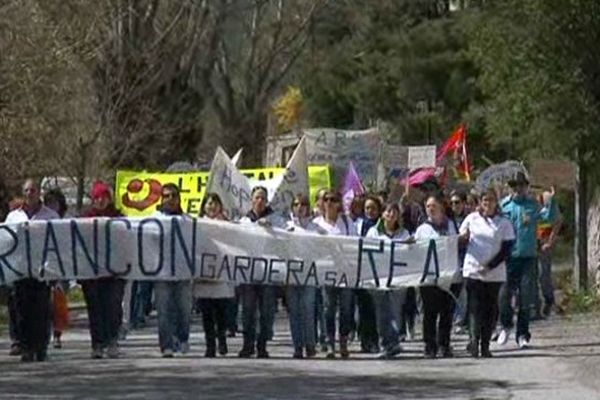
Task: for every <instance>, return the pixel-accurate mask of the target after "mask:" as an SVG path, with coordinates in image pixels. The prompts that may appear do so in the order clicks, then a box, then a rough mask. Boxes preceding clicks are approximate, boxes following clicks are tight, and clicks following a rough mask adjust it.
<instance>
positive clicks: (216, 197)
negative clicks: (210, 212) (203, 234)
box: [199, 192, 223, 217]
mask: <svg viewBox="0 0 600 400" xmlns="http://www.w3.org/2000/svg"><path fill="white" fill-rule="evenodd" d="M209 200H212V201H213V202H215V203H219V206H220V207H221V210H223V202H222V201H221V196H219V195H218V194H217V193H215V192H208V193H205V194H204V198H203V199H202V203H200V212H199V215H200V216H201V217H204V215H205V213H204V206H206V203H208V201H209Z"/></svg>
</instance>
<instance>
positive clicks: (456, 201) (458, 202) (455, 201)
mask: <svg viewBox="0 0 600 400" xmlns="http://www.w3.org/2000/svg"><path fill="white" fill-rule="evenodd" d="M461 203H462V201H460V200H451V201H450V204H452V205H454V204H461Z"/></svg>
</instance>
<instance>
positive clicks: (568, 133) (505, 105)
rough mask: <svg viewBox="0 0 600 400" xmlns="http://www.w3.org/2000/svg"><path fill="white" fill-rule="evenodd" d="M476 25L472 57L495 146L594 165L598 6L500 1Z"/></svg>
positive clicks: (599, 71) (599, 94) (579, 0)
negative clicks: (478, 70)
mask: <svg viewBox="0 0 600 400" xmlns="http://www.w3.org/2000/svg"><path fill="white" fill-rule="evenodd" d="M473 21H476V22H475V23H474V24H473V25H472V26H471V30H470V34H471V45H470V54H471V56H472V57H473V59H474V60H475V63H476V64H477V66H478V67H479V68H480V76H479V80H478V81H479V84H480V87H481V89H482V91H483V93H484V95H485V121H486V130H487V133H488V136H489V137H490V138H491V140H492V141H493V143H495V144H502V143H503V144H505V145H509V146H511V148H512V149H513V151H514V152H515V153H516V154H523V155H524V156H531V157H541V156H545V157H564V158H568V159H571V160H574V161H577V162H579V163H580V164H582V165H583V166H584V167H585V166H587V165H589V164H590V163H591V162H594V161H596V160H597V159H598V154H599V151H600V146H599V144H598V138H599V134H598V128H599V126H598V122H599V119H598V114H599V111H600V79H599V78H598V77H599V76H600V48H599V47H598V39H599V38H600V3H598V2H594V1H585V0H524V1H517V0H502V1H496V2H490V3H489V4H487V5H486V6H485V7H484V8H482V10H481V11H479V12H478V15H477V18H476V19H475V18H474V19H473ZM588 170H589V168H588ZM589 172H592V171H589Z"/></svg>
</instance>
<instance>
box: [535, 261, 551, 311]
mask: <svg viewBox="0 0 600 400" xmlns="http://www.w3.org/2000/svg"><path fill="white" fill-rule="evenodd" d="M538 260H539V267H540V286H541V289H542V296H543V297H544V303H545V304H546V305H553V304H554V284H553V283H552V252H551V250H550V251H544V252H542V251H540V252H539V255H538Z"/></svg>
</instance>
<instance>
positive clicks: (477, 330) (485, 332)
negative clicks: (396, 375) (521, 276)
mask: <svg viewBox="0 0 600 400" xmlns="http://www.w3.org/2000/svg"><path fill="white" fill-rule="evenodd" d="M460 232H461V235H463V236H464V237H465V238H467V239H468V241H469V242H468V246H467V253H466V255H465V261H464V266H463V277H464V278H465V280H466V286H467V304H468V305H469V306H468V318H469V329H470V337H471V341H470V343H469V346H468V350H469V352H470V353H471V355H472V356H473V357H475V358H477V357H479V355H481V357H484V358H489V357H491V356H492V353H491V352H490V340H491V337H492V332H493V330H494V326H495V324H496V316H497V314H498V293H499V291H500V286H501V285H502V283H503V282H505V281H506V260H507V259H508V257H509V256H510V249H511V247H512V243H513V242H514V239H515V232H514V229H513V226H512V223H511V222H510V221H509V220H508V219H506V218H504V217H502V216H501V215H500V213H499V210H498V198H497V195H496V192H495V191H494V190H488V191H487V192H485V193H484V194H483V196H482V197H481V211H475V212H473V213H471V214H469V216H468V217H467V218H466V219H465V220H464V222H463V223H462V225H461V227H460ZM480 346H481V353H480Z"/></svg>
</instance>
